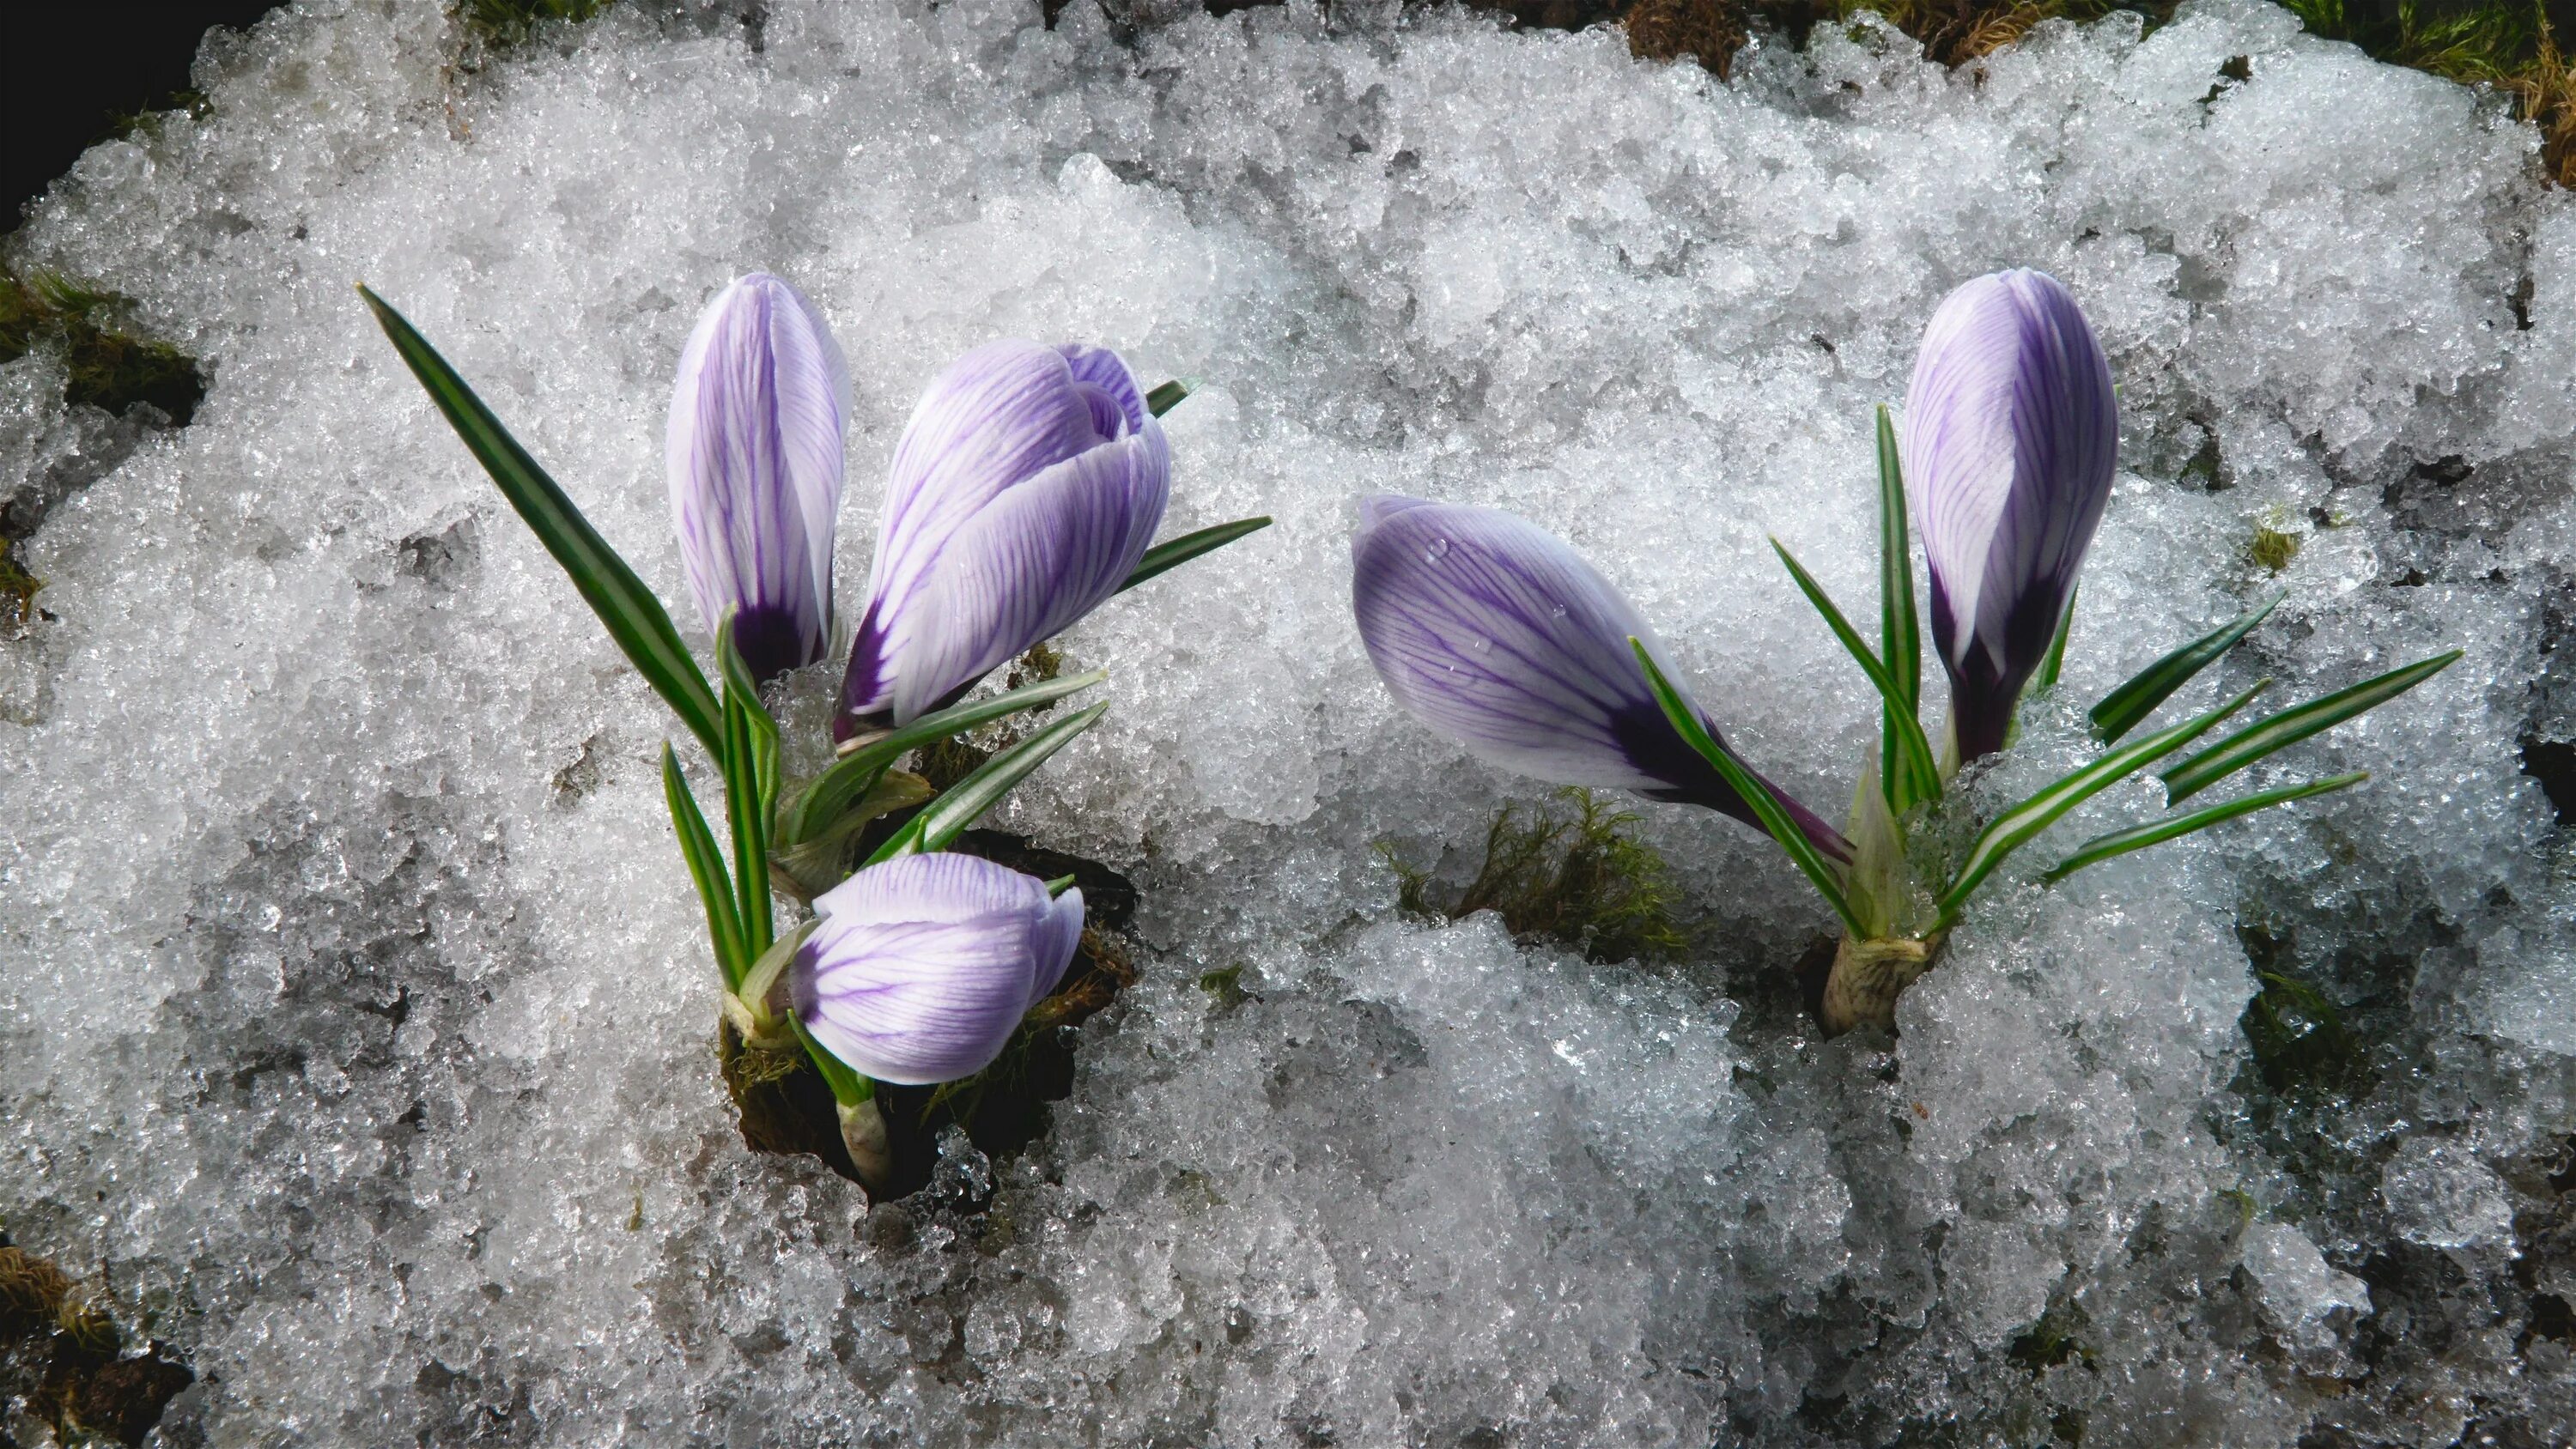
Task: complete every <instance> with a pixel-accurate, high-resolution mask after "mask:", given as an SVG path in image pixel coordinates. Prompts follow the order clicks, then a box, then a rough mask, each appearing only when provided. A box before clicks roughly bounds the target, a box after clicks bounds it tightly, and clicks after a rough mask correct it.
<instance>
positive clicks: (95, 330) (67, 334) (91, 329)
mask: <svg viewBox="0 0 2576 1449" xmlns="http://www.w3.org/2000/svg"><path fill="white" fill-rule="evenodd" d="M132 305H133V304H132V302H131V301H130V300H129V299H127V298H124V297H121V296H118V295H117V294H116V293H114V292H108V291H103V290H101V289H98V288H95V287H88V286H83V285H81V284H80V283H77V282H73V281H70V280H68V279H66V278H64V277H60V276H57V275H55V274H53V273H51V272H28V273H26V274H24V275H21V274H19V273H17V272H15V271H5V270H0V362H14V361H16V360H17V359H19V358H21V357H24V356H26V355H27V354H28V353H30V352H38V351H48V352H55V353H58V354H60V355H61V357H62V359H63V363H64V366H65V368H66V369H67V370H68V371H69V373H70V380H69V381H68V382H67V383H66V384H65V386H64V388H63V397H64V399H65V400H66V401H69V402H75V403H88V404H90V405H91V406H93V407H101V408H105V409H107V410H108V411H109V412H112V413H121V412H123V411H125V410H126V409H127V408H129V407H132V406H134V405H135V404H137V403H149V404H151V405H152V406H154V407H156V408H159V409H160V410H161V411H162V412H164V413H166V414H168V415H169V417H170V420H171V421H172V422H174V423H181V424H184V423H186V422H188V421H189V420H190V419H191V418H193V417H195V416H196V414H197V404H198V403H199V402H200V401H202V400H204V398H205V395H206V384H205V379H204V377H203V376H201V375H200V374H199V373H198V371H197V360H196V359H195V358H193V357H190V356H188V355H187V354H186V353H184V352H181V351H180V350H179V349H177V348H175V347H173V346H171V345H170V344H168V343H166V342H156V341H153V340H151V339H148V338H145V337H141V336H138V335H136V334H135V333H134V332H133V331H132V330H130V328H129V327H128V325H127V321H128V318H127V314H128V312H129V311H130V309H131V307H132Z"/></svg>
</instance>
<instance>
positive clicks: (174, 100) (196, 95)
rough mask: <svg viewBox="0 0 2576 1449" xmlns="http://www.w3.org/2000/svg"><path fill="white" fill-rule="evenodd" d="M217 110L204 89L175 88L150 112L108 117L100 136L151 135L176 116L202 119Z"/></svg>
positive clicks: (135, 112)
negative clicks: (175, 89)
mask: <svg viewBox="0 0 2576 1449" xmlns="http://www.w3.org/2000/svg"><path fill="white" fill-rule="evenodd" d="M214 113H215V103H214V101H213V99H212V98H210V97H209V96H207V94H206V93H205V92H204V91H194V90H190V91H172V92H171V93H170V94H169V95H168V96H166V97H164V98H163V99H162V102H161V104H160V105H158V106H155V107H153V108H152V109H151V110H148V111H132V112H121V113H118V114H116V115H112V116H110V117H108V120H107V130H106V132H105V133H104V134H102V135H101V136H100V137H99V139H100V140H107V139H110V138H112V137H119V136H125V137H137V138H149V137H153V136H157V135H160V134H161V128H162V127H163V126H166V125H168V124H169V123H170V118H171V117H172V116H174V115H188V116H193V117H195V118H196V119H198V120H200V121H202V120H204V119H205V118H206V117H208V116H211V115H213V114H214Z"/></svg>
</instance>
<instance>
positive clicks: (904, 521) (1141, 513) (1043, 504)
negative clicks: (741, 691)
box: [834, 342, 1171, 738]
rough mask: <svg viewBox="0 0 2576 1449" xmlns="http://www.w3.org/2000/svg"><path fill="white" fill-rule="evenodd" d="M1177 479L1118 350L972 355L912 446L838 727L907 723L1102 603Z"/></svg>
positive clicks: (1012, 346) (917, 421)
mask: <svg viewBox="0 0 2576 1449" xmlns="http://www.w3.org/2000/svg"><path fill="white" fill-rule="evenodd" d="M1170 483H1171V453H1170V448H1169V446H1168V444H1167V443H1166V442H1165V441H1164V437H1163V431H1162V427H1161V425H1160V424H1158V423H1156V422H1155V421H1154V419H1153V417H1152V415H1151V414H1150V413H1149V412H1148V411H1147V409H1146V407H1145V399H1144V393H1143V391H1142V390H1141V389H1140V388H1138V387H1137V385H1136V381H1135V378H1134V377H1133V376H1132V375H1131V374H1130V373H1129V372H1128V370H1127V367H1126V364H1124V363H1123V362H1121V361H1119V359H1118V356H1117V354H1115V353H1113V352H1109V351H1107V350H1105V349H1101V348H1093V347H1082V346H1064V347H1042V346H1039V345H1038V344H1035V343H1029V342H1003V343H995V344H993V345H991V346H988V347H983V348H979V349H977V350H976V351H974V352H971V353H968V354H967V355H966V356H965V357H963V358H960V359H959V360H958V362H957V363H956V364H955V365H954V366H952V367H950V368H949V369H948V371H946V372H945V373H942V374H941V375H940V376H939V378H938V379H936V380H935V381H933V382H932V384H931V386H930V388H929V390H928V391H927V392H926V393H925V394H924V395H923V398H922V401H921V405H920V406H919V407H918V408H916V409H915V410H914V413H913V418H912V422H911V423H910V425H908V426H907V428H906V429H905V433H904V438H903V441H902V443H901V444H899V445H898V447H897V448H896V452H895V462H894V476H893V481H892V483H891V485H890V487H889V489H888V493H887V500H886V516H885V524H884V529H883V531H882V533H881V535H880V537H879V541H878V547H877V557H876V562H875V565H874V567H873V569H872V571H871V573H870V576H869V582H868V605H867V610H866V612H865V613H864V614H863V615H862V616H861V618H860V621H859V627H858V631H857V633H856V635H855V636H854V637H853V639H852V641H851V647H850V665H849V672H848V675H847V677H846V678H845V680H844V683H843V691H842V710H841V714H840V717H839V718H838V719H837V720H836V721H835V723H834V728H835V731H836V733H838V734H840V735H842V736H843V737H845V738H846V737H847V735H848V734H849V733H850V732H852V730H853V729H855V727H856V726H857V723H858V722H859V721H860V720H862V719H867V718H883V719H888V720H890V721H891V722H892V723H895V724H902V723H906V722H908V721H910V720H911V719H913V718H914V717H915V716H917V715H919V714H921V713H923V712H924V711H926V710H928V709H932V708H936V707H937V704H938V702H939V701H941V700H943V699H946V698H949V697H951V696H953V695H954V694H956V693H957V692H959V691H960V690H962V689H964V688H966V687H968V686H970V685H972V684H973V683H974V682H975V681H976V680H977V679H979V678H981V677H982V676H983V675H984V674H985V673H986V672H987V671H989V670H991V669H992V668H993V667H994V666H996V665H998V664H1000V663H1002V662H1003V661H1005V660H1007V659H1009V658H1010V657H1011V656H1012V655H1014V654H1017V653H1019V652H1020V651H1021V650H1024V649H1026V648H1028V647H1029V646H1030V645H1032V644H1036V643H1039V642H1042V641H1043V640H1045V639H1046V638H1048V637H1049V636H1050V635H1053V634H1055V633H1057V632H1059V631H1061V630H1062V629H1064V628H1066V627H1067V626H1069V625H1070V624H1072V623H1073V622H1074V621H1075V620H1077V619H1080V618H1081V617H1082V616H1083V615H1084V614H1086V613H1088V612H1090V611H1091V610H1092V609H1093V608H1095V607H1097V606H1098V605H1099V603H1100V601H1101V600H1103V599H1105V598H1107V597H1108V596H1109V595H1110V594H1112V593H1114V592H1116V590H1117V587H1118V585H1119V584H1120V583H1122V582H1124V581H1125V579H1126V575H1127V573H1128V571H1130V570H1132V569H1133V568H1134V567H1135V564H1136V560H1137V559H1138V558H1140V557H1142V556H1143V554H1144V551H1145V548H1146V546H1147V545H1148V544H1150V543H1151V542H1152V541H1153V534H1154V530H1155V529H1156V528H1158V527H1159V526H1160V525H1161V523H1162V516H1163V507H1164V504H1165V502H1166V500H1167V499H1168V497H1169V494H1170ZM1113 574H1114V577H1106V582H1102V579H1103V578H1104V577H1105V576H1108V575H1113Z"/></svg>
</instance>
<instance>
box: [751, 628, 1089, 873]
mask: <svg viewBox="0 0 2576 1449" xmlns="http://www.w3.org/2000/svg"><path fill="white" fill-rule="evenodd" d="M1108 678H1109V671H1108V670H1105V669H1095V670H1092V671H1091V672H1090V673H1088V674H1072V675H1067V676H1065V677H1064V678H1062V679H1049V680H1045V681H1042V682H1040V683H1037V684H1032V685H1029V686H1027V687H1025V688H1022V689H1014V690H1012V691H1011V692H1009V693H1008V694H997V695H994V696H993V697H992V698H990V699H979V700H974V701H971V702H969V703H966V704H953V705H950V706H949V707H948V708H946V709H943V710H939V711H936V712H935V713H931V714H926V715H923V716H922V717H921V718H919V719H917V720H914V721H913V722H912V723H910V724H908V725H905V726H904V727H903V728H901V729H899V730H896V731H895V732H894V733H892V734H890V735H885V736H882V737H880V738H877V739H873V740H870V741H868V742H867V743H865V744H863V745H861V746H859V747H858V748H856V749H854V750H852V751H850V752H849V753H848V754H846V755H843V756H841V758H839V759H838V760H835V761H833V762H832V767H831V768H830V769H828V770H825V771H824V772H823V773H822V774H820V775H817V776H815V777H814V782H813V783H812V784H810V785H807V786H806V787H805V789H804V792H803V793H802V794H799V795H798V796H797V797H796V803H795V804H794V805H792V806H790V807H788V809H787V811H786V812H785V814H784V816H783V817H782V819H781V820H780V823H779V830H778V838H779V840H780V841H782V842H783V843H785V844H786V845H788V846H795V845H801V844H803V843H804V842H806V841H808V840H812V839H814V838H815V837H817V836H818V835H820V834H822V833H823V832H824V831H825V830H828V829H830V828H831V826H832V825H833V824H834V822H836V821H838V820H839V819H840V818H841V816H842V815H843V814H844V813H845V812H846V811H848V809H849V808H850V806H851V805H852V804H853V803H854V802H856V801H858V800H860V799H862V798H864V797H865V796H866V795H867V794H868V792H869V791H870V790H871V789H873V788H874V787H875V785H876V782H877V777H879V776H881V775H883V774H884V773H885V772H886V771H887V770H888V769H890V768H892V767H893V765H894V762H895V761H897V760H900V759H902V758H903V757H904V756H905V755H907V754H909V753H911V752H912V751H914V750H917V749H920V748H921V747H922V746H923V745H928V744H936V743H937V742H939V741H941V740H944V739H949V738H951V737H953V736H956V735H961V734H964V733H965V732H966V731H968V730H971V729H974V728H975V727H976V726H978V725H985V724H990V723H992V722H993V721H994V720H997V719H1002V718H1004V717H1006V716H1009V715H1014V714H1018V713H1019V712H1020V711H1022V710H1028V709H1036V708H1038V707H1040V706H1042V705H1049V704H1053V703H1055V702H1056V701H1057V700H1059V699H1062V698H1064V697H1065V696H1067V695H1070V694H1079V693H1081V692H1082V691H1084V690H1086V689H1089V688H1091V687H1092V686H1093V685H1095V684H1099V683H1101V682H1103V681H1104V680H1106V679H1108Z"/></svg>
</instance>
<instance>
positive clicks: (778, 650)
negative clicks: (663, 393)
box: [663, 272, 850, 680]
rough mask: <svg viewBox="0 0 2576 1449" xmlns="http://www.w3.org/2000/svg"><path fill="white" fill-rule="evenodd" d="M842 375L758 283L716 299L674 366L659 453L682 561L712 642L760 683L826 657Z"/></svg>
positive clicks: (843, 411)
mask: <svg viewBox="0 0 2576 1449" xmlns="http://www.w3.org/2000/svg"><path fill="white" fill-rule="evenodd" d="M849 397H850V372H849V367H848V364H846V363H845V362H843V361H842V359H841V349H840V348H839V347H838V346H837V345H835V344H834V343H833V341H832V332H831V329H830V328H829V327H827V326H825V325H824V322H823V316H822V314H821V313H819V312H817V311H815V310H814V306H813V304H812V303H810V302H808V301H806V300H805V296H804V294H803V293H801V292H799V291H797V290H796V289H795V288H794V287H791V286H789V285H788V284H787V283H785V282H782V281H780V280H779V279H778V278H776V277H773V276H771V275H769V274H768V273H767V272H754V273H752V274H751V275H750V276H747V277H744V278H742V279H741V280H739V281H737V282H735V283H734V284H733V285H731V286H729V287H727V288H725V289H724V290H723V291H721V292H718V293H717V294H716V298H715V300H714V301H712V302H709V303H708V304H707V310H706V311H705V312H704V313H703V314H702V315H700V316H699V318H698V325H697V330H695V331H693V332H691V333H690V334H689V344H688V346H687V347H686V348H684V349H682V351H681V353H680V380H679V385H678V386H677V387H675V388H673V389H672V392H671V421H670V427H669V430H668V431H667V432H666V433H665V435H664V440H663V452H664V457H665V460H666V462H667V464H668V467H669V471H670V478H671V511H672V514H673V516H674V518H675V520H676V522H677V524H678V527H679V534H680V561H681V564H682V566H683V568H684V569H685V570H686V572H687V574H688V578H689V592H690V593H691V594H693V595H695V596H696V598H697V601H698V612H699V614H700V615H702V616H703V617H704V618H705V619H706V622H707V632H709V633H711V634H712V633H714V632H715V631H716V630H717V629H718V628H719V627H721V626H722V625H723V623H724V620H725V616H726V615H728V614H730V615H732V616H733V640H734V647H735V648H736V649H738V650H740V651H741V653H742V658H743V662H744V663H745V664H747V665H749V666H750V667H751V672H752V676H753V677H754V678H756V679H764V680H765V679H769V678H771V677H773V676H775V675H779V674H784V673H785V672H787V671H788V670H790V669H796V668H801V667H802V666H804V665H808V664H814V663H817V662H820V661H821V660H822V659H823V658H824V656H825V655H826V654H828V653H829V652H830V650H831V647H832V530H833V526H834V524H835V521H836V520H837V519H838V517H839V515H840V512H841V478H842V466H841V465H842V458H841V429H842V424H843V422H844V421H845V420H846V419H847V417H848V414H849Z"/></svg>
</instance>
